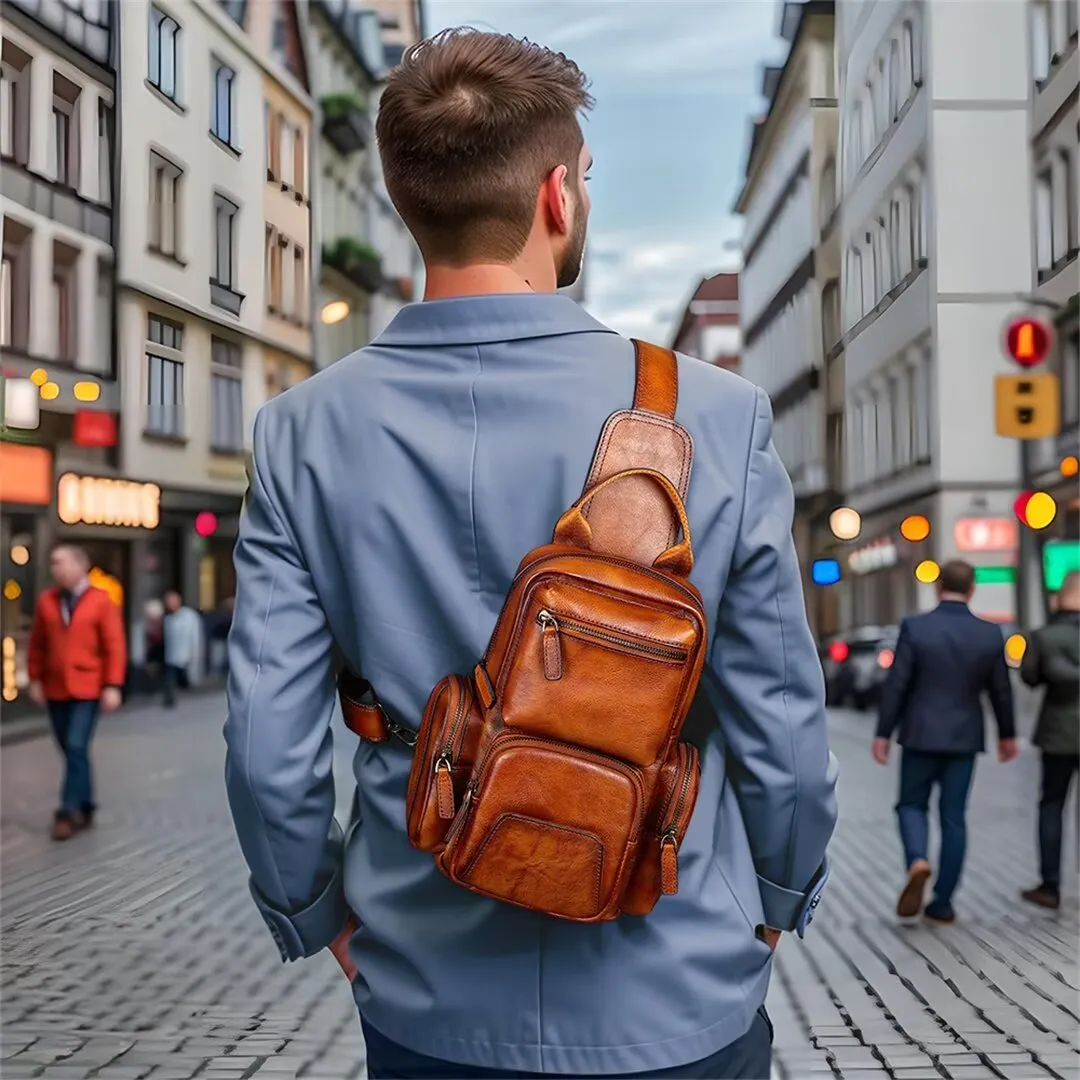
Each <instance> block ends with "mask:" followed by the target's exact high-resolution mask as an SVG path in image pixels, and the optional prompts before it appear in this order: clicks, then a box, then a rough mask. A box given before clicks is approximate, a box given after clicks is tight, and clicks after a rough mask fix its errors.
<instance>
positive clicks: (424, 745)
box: [405, 675, 483, 852]
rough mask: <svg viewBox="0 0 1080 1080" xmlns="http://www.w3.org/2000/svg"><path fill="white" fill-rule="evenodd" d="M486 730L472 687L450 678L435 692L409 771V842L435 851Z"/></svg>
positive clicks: (458, 677)
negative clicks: (481, 736)
mask: <svg viewBox="0 0 1080 1080" xmlns="http://www.w3.org/2000/svg"><path fill="white" fill-rule="evenodd" d="M482 726H483V713H482V712H481V711H480V708H479V705H478V702H477V700H476V695H475V693H474V692H473V688H472V683H471V682H470V680H469V679H467V678H465V677H464V676H461V675H448V676H447V677H446V678H445V679H443V680H442V681H441V682H439V683H438V684H437V685H436V687H435V689H434V690H432V692H431V695H430V696H429V698H428V703H427V706H426V707H425V709H424V718H423V720H422V721H421V724H420V732H419V737H418V738H417V743H416V752H415V755H414V757H413V763H412V768H411V769H410V771H409V787H408V794H407V796H406V801H405V807H406V820H407V824H408V831H409V842H410V843H411V844H412V845H413V847H415V848H419V849H420V850H421V851H430V852H437V851H439V850H440V849H441V848H442V846H443V844H444V843H445V842H446V834H447V832H448V831H449V829H450V825H451V823H452V822H453V820H454V815H455V814H456V813H457V809H458V807H459V806H460V805H461V802H462V799H463V797H464V794H465V789H466V788H467V787H468V784H469V777H470V775H471V774H472V766H473V762H474V760H475V756H476V748H477V744H478V742H479V739H480V733H481V729H482Z"/></svg>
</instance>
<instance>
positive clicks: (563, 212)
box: [544, 165, 571, 234]
mask: <svg viewBox="0 0 1080 1080" xmlns="http://www.w3.org/2000/svg"><path fill="white" fill-rule="evenodd" d="M544 196H545V201H546V202H547V207H548V213H549V214H550V216H551V224H552V226H553V227H554V228H555V230H556V231H558V232H560V233H563V234H566V233H568V232H569V231H570V215H571V209H570V188H569V183H568V171H567V168H566V166H565V165H556V166H555V168H554V169H552V170H551V172H550V173H548V175H547V179H546V180H545V181H544Z"/></svg>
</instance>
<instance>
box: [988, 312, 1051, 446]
mask: <svg viewBox="0 0 1080 1080" xmlns="http://www.w3.org/2000/svg"><path fill="white" fill-rule="evenodd" d="M1053 345H1054V333H1053V331H1052V330H1051V329H1050V327H1049V326H1048V325H1047V324H1046V323H1044V322H1041V321H1040V320H1038V319H1033V318H1030V317H1027V316H1025V317H1024V318H1020V319H1013V320H1011V321H1010V322H1009V323H1008V325H1007V326H1006V327H1005V348H1006V351H1007V352H1008V354H1009V356H1010V357H1011V358H1012V360H1013V361H1014V362H1015V363H1016V364H1017V365H1018V366H1019V367H1021V368H1024V369H1025V374H1023V375H998V376H997V377H996V378H995V379H994V426H995V429H996V430H997V433H998V434H999V435H1003V436H1005V437H1006V438H1008V439H1045V438H1047V436H1051V435H1056V434H1057V433H1058V432H1059V431H1060V430H1061V388H1060V384H1059V382H1058V377H1057V376H1056V375H1054V374H1053V373H1046V374H1039V375H1035V374H1026V371H1027V369H1029V368H1034V367H1037V366H1038V365H1039V364H1041V363H1042V362H1043V361H1044V360H1045V359H1046V358H1047V356H1049V355H1050V350H1051V349H1052V348H1053Z"/></svg>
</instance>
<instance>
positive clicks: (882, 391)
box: [836, 0, 1033, 627]
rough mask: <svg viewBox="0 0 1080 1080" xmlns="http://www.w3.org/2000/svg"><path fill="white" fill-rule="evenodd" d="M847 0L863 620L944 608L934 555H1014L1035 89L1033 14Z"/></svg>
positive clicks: (845, 286)
mask: <svg viewBox="0 0 1080 1080" xmlns="http://www.w3.org/2000/svg"><path fill="white" fill-rule="evenodd" d="M836 8H837V17H836V59H837V70H838V78H839V86H838V97H839V106H840V118H841V123H840V143H839V159H838V160H839V169H838V173H839V195H840V209H839V230H840V249H841V258H842V265H841V297H840V301H841V304H840V307H841V313H842V318H841V330H842V337H841V341H840V348H842V350H843V357H844V361H843V362H844V384H845V397H846V403H847V404H846V433H845V438H846V470H845V471H846V477H845V479H846V486H847V500H846V501H847V502H848V503H850V505H852V506H853V507H854V508H855V509H856V510H858V511H859V512H860V513H861V514H862V520H863V529H862V534H861V536H860V537H859V538H858V539H857V540H856V541H854V542H853V543H852V544H850V545H845V546H843V547H842V548H841V549H839V550H838V551H837V554H838V555H839V556H840V558H841V559H842V561H843V563H844V572H845V580H844V581H842V582H841V583H840V585H838V586H836V589H837V593H838V598H839V599H840V601H841V608H842V610H841V623H842V625H843V626H845V627H850V626H858V625H863V624H888V623H894V622H896V621H897V620H898V619H899V618H900V617H901V616H902V615H903V614H904V613H905V612H907V611H909V610H911V609H913V608H918V607H925V606H929V605H931V604H932V603H933V602H934V598H933V589H932V587H931V586H929V585H919V584H917V583H916V581H915V579H914V576H913V574H914V568H915V566H916V565H917V564H918V563H919V562H920V561H921V560H923V559H934V560H936V561H938V562H941V561H942V560H945V559H948V558H951V557H956V556H962V557H964V558H967V559H969V560H970V561H973V562H975V563H977V564H978V565H979V566H985V567H988V568H989V567H1005V566H1012V565H1013V564H1014V562H1015V559H1016V551H1015V546H1014V541H1013V540H1011V539H1010V537H1014V536H1015V529H1012V528H1010V527H1009V525H1008V523H1009V522H1011V519H1012V503H1013V500H1014V499H1015V497H1016V493H1017V491H1018V490H1019V487H1018V485H1019V481H1020V455H1019V452H1018V447H1017V444H1016V442H1014V441H1012V440H1008V439H1005V438H1002V437H999V436H998V435H996V433H995V430H994V423H993V415H994V409H993V394H994V375H995V374H998V373H1006V372H1007V371H1008V370H1009V368H1008V361H1007V360H1006V359H1005V357H1004V351H1003V349H1002V345H1001V335H1002V330H1003V327H1004V325H1005V323H1006V321H1007V319H1008V318H1009V317H1010V315H1011V314H1013V313H1015V311H1016V309H1017V303H1018V298H1022V297H1024V296H1026V295H1028V294H1029V293H1030V286H1031V282H1030V276H1031V274H1030V265H1031V251H1032V241H1033V229H1032V220H1031V211H1030V207H1031V177H1030V165H1029V160H1030V159H1029V149H1030V147H1029V132H1028V127H1029V121H1028V113H1029V103H1030V90H1031V80H1030V74H1029V65H1028V61H1027V56H1026V54H1025V51H1024V50H1021V49H1017V48H1015V44H1016V42H1018V41H1024V40H1026V39H1027V36H1028V27H1027V22H1028V12H1027V5H1025V4H1022V3H1000V4H980V3H972V2H966V0H965V2H940V3H914V2H910V0H879V2H878V3H875V4H866V3H861V2H856V0H840V2H839V3H837V5H836ZM911 514H922V515H925V517H927V518H928V519H929V521H930V522H931V524H932V529H931V532H930V535H929V537H928V538H927V539H926V540H924V541H920V542H919V543H909V542H907V541H904V540H902V539H901V538H900V536H899V532H898V526H899V524H900V522H901V521H902V520H903V519H904V518H905V517H906V516H907V515H911ZM972 521H978V522H979V523H981V524H984V525H987V526H988V527H987V528H985V529H972V528H969V527H968V525H969V524H970V523H971V522H972ZM999 526H1000V527H999ZM972 544H974V545H975V546H974V547H973V546H972ZM975 608H976V610H977V611H979V612H980V613H981V614H984V615H986V616H988V617H992V618H997V619H1001V620H1005V619H1009V618H1012V617H1013V615H1014V614H1015V610H1014V609H1015V592H1014V589H1013V587H1012V586H1011V585H1010V584H1009V583H1008V582H1007V581H1001V582H999V583H995V584H987V585H984V586H981V587H980V588H979V589H978V591H977V593H976V599H975Z"/></svg>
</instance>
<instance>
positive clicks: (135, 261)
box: [117, 0, 310, 607]
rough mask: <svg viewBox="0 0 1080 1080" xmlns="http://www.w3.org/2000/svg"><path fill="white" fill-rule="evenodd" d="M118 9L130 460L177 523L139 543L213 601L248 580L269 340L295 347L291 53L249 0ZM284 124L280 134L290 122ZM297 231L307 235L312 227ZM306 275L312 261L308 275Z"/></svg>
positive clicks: (152, 588)
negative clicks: (210, 518)
mask: <svg viewBox="0 0 1080 1080" xmlns="http://www.w3.org/2000/svg"><path fill="white" fill-rule="evenodd" d="M290 6H291V5H290ZM249 7H250V8H251V12H254V13H256V14H259V15H260V16H261V15H262V13H263V10H264V8H265V10H266V11H269V8H268V7H266V6H265V5H249ZM117 9H118V11H119V12H120V21H121V37H122V41H123V49H122V52H121V61H120V68H119V80H120V86H121V87H122V104H123V108H122V111H121V114H120V148H121V157H122V160H123V162H124V167H123V174H122V177H121V196H122V208H123V213H122V218H121V227H120V233H119V241H118V245H117V261H118V282H117V285H118V297H119V302H118V328H119V333H118V347H119V357H120V365H121V369H122V390H123V410H122V414H121V415H122V420H121V427H122V440H121V446H122V453H121V467H122V471H123V473H124V475H125V476H127V477H129V478H131V479H134V480H145V481H153V482H154V483H156V484H158V485H159V486H160V488H161V491H162V495H161V500H162V514H161V524H160V526H159V528H158V529H157V530H156V531H155V534H154V536H153V538H152V539H148V540H147V541H145V543H144V544H143V545H142V546H141V549H140V551H139V553H138V558H139V559H140V560H141V561H142V563H143V564H144V565H145V566H148V567H152V568H153V572H152V573H150V574H148V575H145V576H143V577H142V578H140V584H142V585H143V586H144V587H145V590H146V591H147V594H148V595H153V594H154V593H155V592H158V591H160V589H161V588H163V587H169V586H170V585H172V584H174V583H178V584H181V586H182V591H183V592H184V594H185V596H186V597H187V599H188V601H189V602H190V603H192V604H197V605H198V606H201V607H210V606H213V605H214V604H215V603H216V602H217V601H218V600H220V599H221V598H222V597H223V596H227V595H229V594H230V592H231V589H232V579H231V573H232V572H231V545H232V537H233V536H234V535H235V526H236V521H237V515H238V513H239V508H240V500H241V498H242V496H243V493H244V490H245V488H246V479H245V470H244V452H245V447H246V446H248V445H249V444H250V438H249V431H250V425H251V418H252V416H253V413H254V411H255V409H256V408H257V407H258V406H259V405H260V404H261V403H262V401H263V400H264V399H265V396H266V389H265V381H264V370H263V366H264V365H263V355H262V354H263V348H264V346H267V347H269V346H274V347H275V348H279V347H281V341H280V340H274V339H272V338H271V336H270V335H269V334H268V332H267V311H266V302H267V299H268V298H267V296H266V295H264V293H265V290H266V288H267V287H268V286H269V285H270V273H269V257H270V256H269V247H268V244H269V240H266V239H264V238H267V237H270V236H271V232H272V230H271V229H270V228H269V226H268V220H269V219H268V209H267V207H268V204H269V200H270V195H269V194H264V192H268V189H269V187H270V186H271V185H270V184H269V182H268V176H269V175H270V172H271V171H272V170H271V165H272V164H273V168H274V169H278V170H279V171H280V170H282V169H283V168H284V166H283V165H281V164H280V163H278V162H277V161H274V162H273V163H272V162H271V155H272V156H273V157H274V158H280V157H281V153H280V147H279V146H277V144H275V147H276V149H274V150H271V149H270V148H269V144H268V140H269V131H268V124H267V118H268V117H269V116H270V115H271V111H270V109H269V107H268V106H267V105H265V104H264V100H265V99H266V94H265V92H264V82H265V79H266V69H267V67H268V66H271V65H274V64H275V62H274V59H273V57H272V56H271V55H270V50H269V49H265V50H264V49H260V47H259V43H258V41H257V40H256V39H254V38H253V37H252V36H251V35H249V34H248V33H246V32H245V30H244V29H243V27H242V25H241V24H242V23H243V20H244V18H245V14H251V12H245V6H244V5H243V4H210V3H194V2H192V0H125V2H124V3H122V4H119V5H117ZM268 34H269V31H268ZM274 116H275V117H276V116H277V114H276V113H274ZM273 130H274V131H275V132H277V133H278V135H279V136H280V133H281V125H280V124H276V125H275V126H274V128H273ZM297 145H298V146H299V149H296V147H295V146H294V144H293V143H292V142H290V144H289V146H290V149H289V150H288V151H287V152H286V156H287V157H288V162H287V165H288V172H289V175H290V176H292V175H293V173H294V166H293V160H292V158H293V155H294V152H295V153H296V155H297V157H298V160H299V161H300V163H301V168H300V170H299V173H298V177H299V179H298V181H297V183H296V185H295V187H296V190H298V191H302V190H303V177H304V175H305V167H304V162H305V161H306V152H305V150H304V147H303V144H302V143H299V144H297ZM275 176H276V173H275ZM278 186H279V185H278V184H277V183H276V181H275V183H274V184H273V187H274V189H275V197H277V188H278ZM282 190H283V191H284V188H283V189H282ZM289 190H290V191H291V190H292V187H290V189H289ZM280 197H282V198H283V197H284V196H280ZM304 217H305V220H306V213H305V215H304ZM275 238H276V234H275ZM295 239H298V240H299V242H300V244H301V245H302V246H303V247H307V236H306V234H305V235H304V236H301V237H297V238H295ZM264 250H265V251H266V254H265V255H264ZM274 253H275V255H276V254H278V253H277V251H276V248H275V252H274ZM282 262H283V260H282V259H281V258H280V256H279V257H278V259H277V262H276V263H275V266H277V267H278V273H277V275H276V279H275V283H274V287H275V288H276V289H277V291H278V292H282V291H283V284H282V281H283V276H284V275H283V271H282V269H281V264H282ZM287 267H288V269H289V270H290V271H291V270H292V259H291V257H289V258H288V263H287ZM291 280H292V279H291V277H290V278H289V281H291ZM305 280H306V279H305V278H304V276H303V273H301V276H300V283H299V286H298V287H297V288H298V289H303V288H305V287H306V286H305V284H304V282H305ZM287 291H288V292H289V294H290V296H291V294H292V292H293V291H294V287H293V286H291V285H290V286H288V290H287ZM279 303H280V304H282V305H283V301H281V300H279ZM289 310H290V312H291V311H292V310H293V308H292V307H291V306H290V308H289ZM297 310H303V308H302V307H298V308H297ZM282 315H284V311H283V312H282ZM290 329H292V326H291V324H290ZM275 337H276V335H275ZM309 355H310V353H309ZM200 512H209V513H212V514H214V515H215V516H216V518H217V522H218V528H217V529H216V530H215V534H214V535H213V536H212V537H210V538H209V539H206V538H200V537H199V536H197V535H196V532H195V527H194V523H195V517H196V515H197V514H199V513H200ZM205 520H207V519H204V521H205Z"/></svg>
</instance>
